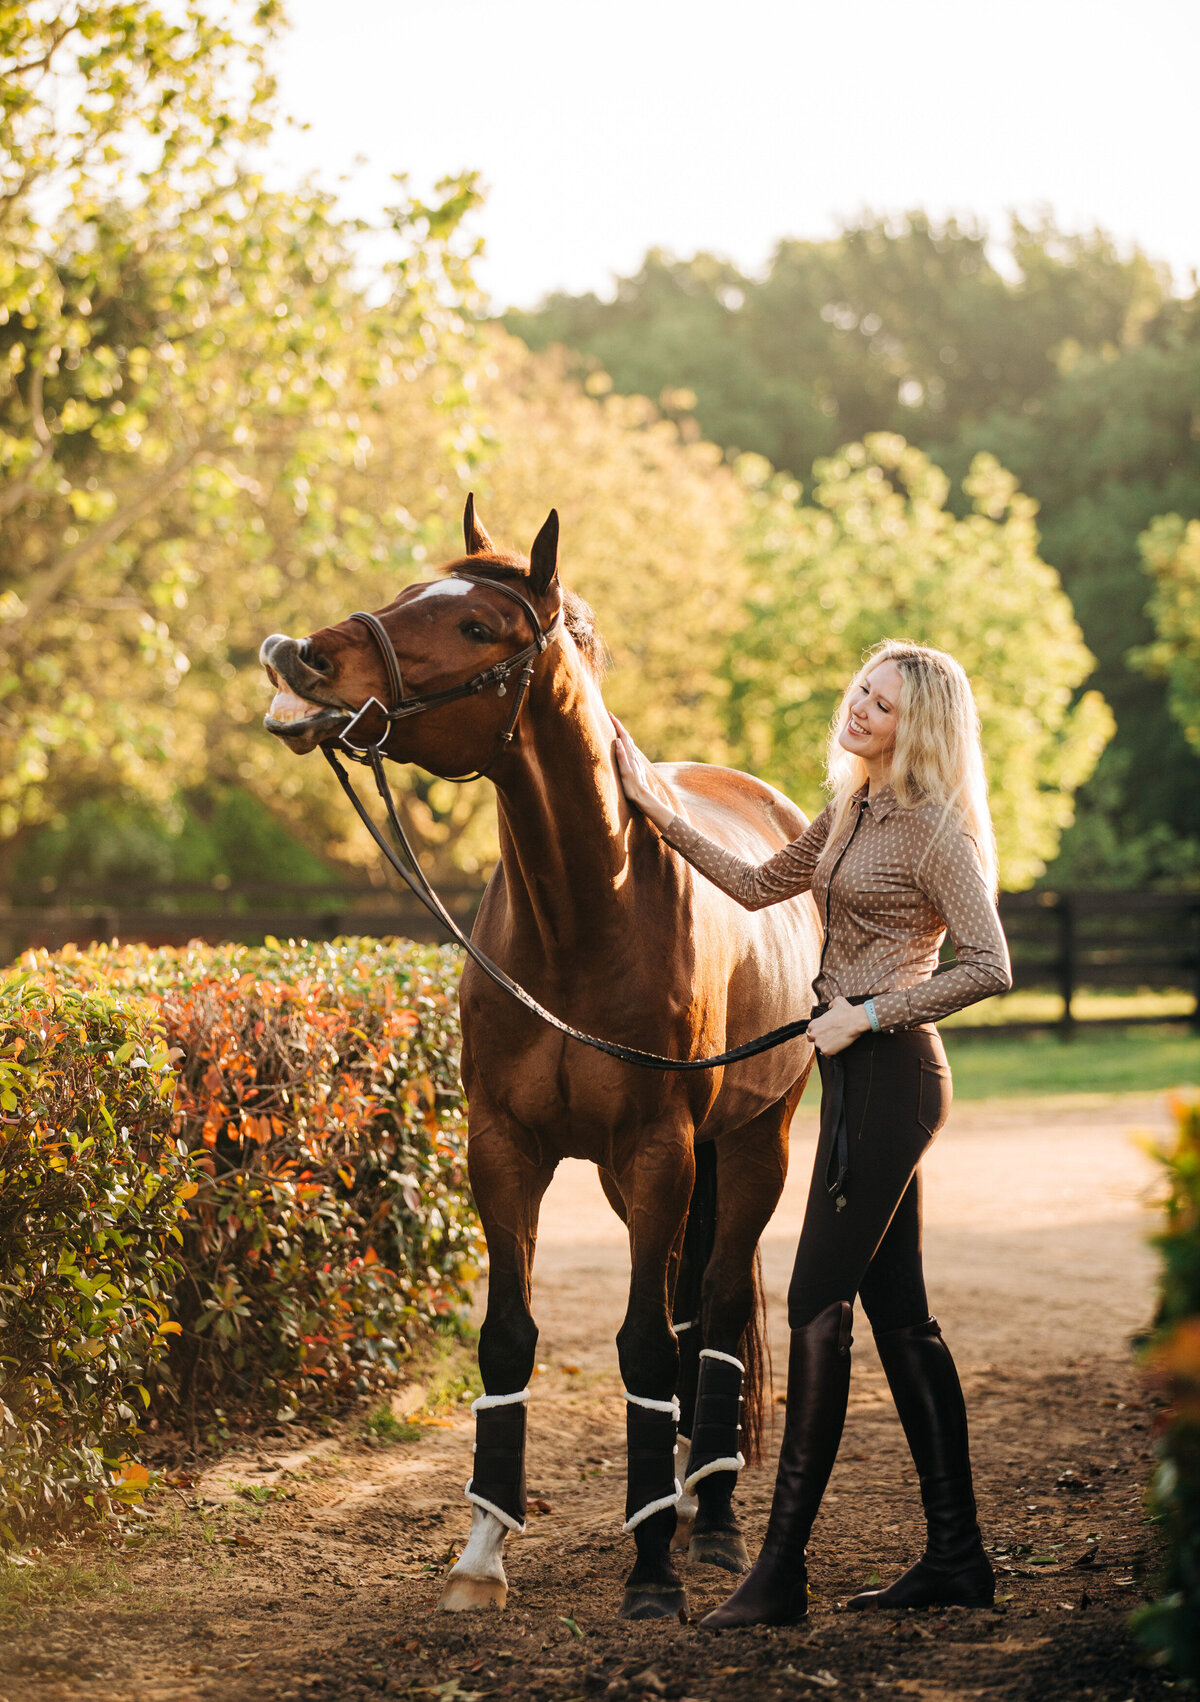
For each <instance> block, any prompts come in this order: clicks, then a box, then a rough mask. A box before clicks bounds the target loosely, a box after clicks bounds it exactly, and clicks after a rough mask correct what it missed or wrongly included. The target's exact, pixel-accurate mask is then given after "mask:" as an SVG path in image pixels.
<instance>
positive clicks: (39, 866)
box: [9, 786, 331, 904]
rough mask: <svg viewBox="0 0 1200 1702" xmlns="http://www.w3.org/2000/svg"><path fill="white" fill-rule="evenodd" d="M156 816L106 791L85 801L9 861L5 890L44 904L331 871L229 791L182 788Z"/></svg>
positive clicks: (243, 795)
mask: <svg viewBox="0 0 1200 1702" xmlns="http://www.w3.org/2000/svg"><path fill="white" fill-rule="evenodd" d="M178 802H179V805H180V807H179V808H178V809H172V810H171V811H170V812H168V813H165V814H159V813H157V812H151V811H148V810H147V809H146V806H145V803H144V801H142V802H139V801H138V800H136V799H128V798H121V797H119V796H114V795H112V794H109V795H102V796H100V797H95V798H85V799H83V800H81V801H80V802H79V803H77V804H75V805H74V806H73V807H72V808H70V809H67V810H65V811H64V812H63V813H62V814H61V815H60V816H59V817H58V819H57V820H56V821H54V822H53V823H51V824H48V825H47V826H46V827H43V828H42V829H40V830H39V831H38V832H36V833H32V834H30V835H29V837H28V838H26V839H25V840H24V841H23V842H22V843H21V844H20V846H19V849H18V851H17V854H16V856H15V857H14V859H13V867H12V873H11V876H10V885H9V893H10V896H11V898H12V899H13V901H14V902H16V903H19V904H36V903H39V902H41V903H44V902H45V901H46V899H47V897H49V896H51V895H56V896H61V895H62V894H63V893H64V892H70V890H71V889H72V888H80V887H82V888H84V889H85V890H86V889H90V890H92V891H94V890H95V888H96V886H97V885H103V886H108V887H112V886H114V885H119V884H125V883H129V882H132V881H137V882H142V881H150V882H164V883H166V882H171V881H191V882H213V881H214V880H215V881H217V882H218V883H219V885H224V884H227V883H229V882H237V881H247V882H258V883H261V882H262V881H263V880H264V879H265V878H267V877H266V873H265V872H266V871H268V870H269V871H270V877H269V878H270V879H271V880H272V881H277V882H279V883H280V884H282V885H284V886H288V885H293V884H294V885H304V884H314V885H321V884H328V883H329V881H330V878H331V877H330V869H329V865H328V863H326V862H323V861H322V860H321V859H320V858H319V857H317V856H316V855H315V854H314V853H313V852H311V851H310V850H308V848H307V847H306V846H304V845H301V844H299V843H298V842H297V841H296V839H294V838H293V837H292V835H291V834H290V833H289V832H288V831H287V829H286V828H285V827H284V826H283V824H282V823H281V822H280V821H279V820H278V819H277V818H276V817H274V816H273V815H271V813H270V812H269V811H268V809H267V808H266V806H265V805H264V804H263V803H261V802H260V800H259V799H258V798H256V797H254V796H252V795H251V794H250V793H249V792H247V791H245V790H244V789H243V788H241V787H238V786H214V787H210V788H205V789H203V790H196V791H191V792H189V793H187V794H185V795H184V796H183V797H182V798H180V799H179V801H178Z"/></svg>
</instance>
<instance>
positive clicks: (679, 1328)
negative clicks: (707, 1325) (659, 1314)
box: [674, 1318, 700, 1335]
mask: <svg viewBox="0 0 1200 1702" xmlns="http://www.w3.org/2000/svg"><path fill="white" fill-rule="evenodd" d="M699 1322H700V1320H699V1318H689V1319H688V1320H687V1322H686V1323H683V1324H676V1325H675V1326H674V1328H675V1334H676V1335H681V1334H682V1332H683V1331H684V1330H694V1329H695V1328H696V1325H697V1324H698V1323H699Z"/></svg>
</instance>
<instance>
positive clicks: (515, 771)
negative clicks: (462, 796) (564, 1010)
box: [494, 642, 649, 953]
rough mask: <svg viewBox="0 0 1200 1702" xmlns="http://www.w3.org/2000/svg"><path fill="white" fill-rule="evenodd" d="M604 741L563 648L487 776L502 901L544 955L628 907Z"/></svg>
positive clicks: (595, 691) (624, 822) (591, 682)
mask: <svg viewBox="0 0 1200 1702" xmlns="http://www.w3.org/2000/svg"><path fill="white" fill-rule="evenodd" d="M612 745H613V734H612V722H611V721H610V720H609V717H608V711H607V710H606V709H605V707H604V699H603V697H602V696H601V693H600V687H599V685H598V684H597V683H596V681H595V679H594V678H593V677H592V675H591V673H590V672H589V670H588V669H587V668H586V666H585V665H584V663H583V661H582V659H581V658H580V657H579V654H578V652H577V651H576V650H575V648H574V646H573V645H572V644H570V643H569V642H568V643H566V644H564V645H563V646H561V647H560V651H559V654H558V656H556V659H555V664H554V666H553V667H552V668H551V669H549V670H547V672H546V675H545V677H544V678H543V679H541V680H538V681H535V682H534V684H533V686H532V688H531V690H530V694H529V699H528V701H527V703H526V705H525V709H524V713H523V714H522V716H521V720H520V725H519V729H518V735H517V738H516V739H515V740H514V743H513V746H512V748H511V750H510V751H509V752H508V753H506V755H505V757H504V758H503V760H502V762H501V763H500V764H498V765H497V768H496V770H495V771H494V779H495V784H496V793H497V803H498V809H499V818H500V856H501V861H502V863H503V865H504V874H505V881H506V885H507V891H508V896H509V902H510V904H511V905H512V906H513V907H514V908H515V909H517V910H518V911H527V913H528V920H529V921H531V922H532V924H533V926H534V927H535V928H536V929H537V932H538V934H539V935H540V936H541V943H542V947H543V949H544V950H545V951H546V952H547V953H553V952H554V951H555V950H564V949H565V950H571V951H575V950H577V949H578V947H579V945H580V943H581V941H580V936H581V934H586V935H593V936H594V935H595V934H596V932H597V931H598V930H597V924H598V923H599V924H601V925H603V924H604V923H605V922H606V921H607V920H609V919H612V920H616V919H617V917H618V916H619V915H620V913H621V912H622V910H623V909H626V908H628V907H629V902H630V894H629V891H628V887H627V886H626V876H627V875H628V871H629V834H630V809H629V805H628V804H627V802H626V800H625V795H624V793H623V792H622V790H621V786H620V782H619V781H618V779H617V773H616V766H615V762H614V759H613V754H612ZM647 831H649V830H647Z"/></svg>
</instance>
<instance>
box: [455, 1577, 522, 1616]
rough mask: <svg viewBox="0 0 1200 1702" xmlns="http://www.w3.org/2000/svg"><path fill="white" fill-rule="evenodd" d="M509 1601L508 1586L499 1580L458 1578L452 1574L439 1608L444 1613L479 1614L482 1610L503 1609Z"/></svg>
mask: <svg viewBox="0 0 1200 1702" xmlns="http://www.w3.org/2000/svg"><path fill="white" fill-rule="evenodd" d="M507 1600H508V1585H507V1584H505V1583H503V1582H502V1580H501V1579H499V1578H456V1577H454V1575H453V1574H451V1576H450V1578H449V1580H448V1582H447V1584H446V1588H445V1589H444V1590H443V1591H442V1599H441V1601H440V1602H439V1603H438V1607H439V1608H440V1609H441V1611H442V1612H443V1613H477V1612H479V1610H480V1609H481V1608H487V1607H494V1608H501V1607H503V1606H504V1604H505V1602H506V1601H507Z"/></svg>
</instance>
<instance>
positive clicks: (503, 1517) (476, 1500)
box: [463, 1478, 525, 1537]
mask: <svg viewBox="0 0 1200 1702" xmlns="http://www.w3.org/2000/svg"><path fill="white" fill-rule="evenodd" d="M474 1481H475V1479H474V1478H470V1479H468V1481H467V1487H466V1489H465V1490H464V1491H463V1493H464V1494H465V1496H466V1498H467V1500H468V1501H469V1502H470V1503H471V1505H472V1506H473V1507H482V1508H483V1510H484V1512H485V1513H490V1514H491V1515H492V1517H493V1518H494V1519H499V1521H500V1523H501V1524H502V1525H503V1526H504V1527H505V1529H506V1530H510V1531H515V1532H516V1534H517V1535H518V1536H519V1537H523V1536H524V1535H525V1526H524V1524H523V1523H521V1522H520V1521H518V1520H517V1519H514V1518H513V1516H512V1514H511V1513H506V1512H505V1511H504V1509H503V1507H497V1505H496V1503H495V1502H494V1501H487V1500H485V1499H484V1497H483V1496H482V1495H476V1493H475V1491H474V1490H473V1489H472V1488H471V1485H472V1484H473V1483H474Z"/></svg>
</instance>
